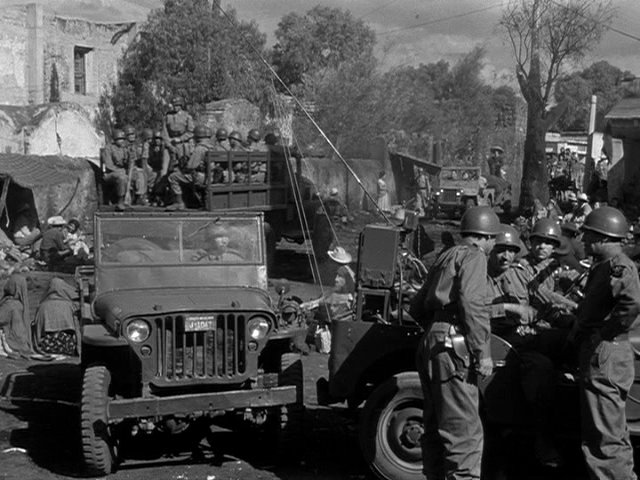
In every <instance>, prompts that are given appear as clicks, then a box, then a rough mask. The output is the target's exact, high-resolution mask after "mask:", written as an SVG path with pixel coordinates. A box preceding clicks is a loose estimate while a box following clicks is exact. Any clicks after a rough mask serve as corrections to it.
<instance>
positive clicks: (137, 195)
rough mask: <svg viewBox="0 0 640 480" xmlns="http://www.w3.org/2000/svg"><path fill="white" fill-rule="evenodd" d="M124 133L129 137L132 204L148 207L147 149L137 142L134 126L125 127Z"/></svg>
mask: <svg viewBox="0 0 640 480" xmlns="http://www.w3.org/2000/svg"><path fill="white" fill-rule="evenodd" d="M124 133H125V135H126V136H127V151H128V155H129V165H130V168H131V172H130V174H129V175H130V181H129V188H130V189H131V191H132V192H131V193H132V194H133V202H132V203H134V204H136V205H148V204H149V201H148V199H147V172H146V167H145V164H146V159H145V147H144V145H143V144H142V143H139V142H138V141H137V138H136V129H135V128H134V127H133V126H131V125H127V126H126V127H124Z"/></svg>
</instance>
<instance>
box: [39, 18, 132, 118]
mask: <svg viewBox="0 0 640 480" xmlns="http://www.w3.org/2000/svg"><path fill="white" fill-rule="evenodd" d="M126 26H127V25H126V24H102V23H93V22H88V21H86V20H81V19H72V18H62V17H58V16H54V15H45V16H44V27H43V28H44V38H45V40H44V79H43V82H44V86H45V91H46V95H45V101H48V100H49V90H50V88H49V85H50V81H51V72H52V68H53V64H54V63H55V65H56V69H57V71H58V78H59V86H60V94H61V100H62V101H68V102H75V103H78V104H81V105H86V106H95V105H97V102H98V100H99V98H100V94H101V93H102V92H103V90H104V88H105V86H106V85H109V84H111V83H113V82H115V80H116V78H117V73H118V71H117V67H118V60H119V59H120V58H121V57H122V55H123V53H124V50H125V49H126V46H127V43H128V35H125V36H124V37H123V38H121V39H120V40H119V41H118V42H117V43H116V44H115V45H112V44H111V38H112V37H113V36H114V35H115V34H116V33H117V32H118V31H120V30H122V29H123V28H125V27H126ZM76 47H80V48H86V49H87V50H88V52H87V54H86V56H85V59H86V63H85V64H86V95H82V94H77V93H75V90H74V84H75V82H74V48H76Z"/></svg>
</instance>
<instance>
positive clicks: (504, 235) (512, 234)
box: [496, 224, 522, 251]
mask: <svg viewBox="0 0 640 480" xmlns="http://www.w3.org/2000/svg"><path fill="white" fill-rule="evenodd" d="M498 245H502V246H505V247H514V248H517V249H518V251H520V250H522V247H521V246H520V234H519V233H518V231H517V230H516V229H515V228H513V227H512V226H511V225H505V224H501V225H500V231H499V232H498V234H497V235H496V246H498Z"/></svg>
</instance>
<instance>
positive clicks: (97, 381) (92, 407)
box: [80, 366, 116, 476]
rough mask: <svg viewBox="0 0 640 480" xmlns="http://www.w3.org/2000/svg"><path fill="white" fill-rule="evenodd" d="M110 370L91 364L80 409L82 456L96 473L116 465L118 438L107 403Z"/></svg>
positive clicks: (102, 473)
mask: <svg viewBox="0 0 640 480" xmlns="http://www.w3.org/2000/svg"><path fill="white" fill-rule="evenodd" d="M110 384H111V374H110V373H109V370H107V368H106V367H103V366H95V367H89V368H87V369H86V370H85V372H84V379H83V382H82V404H81V410H80V420H81V426H80V429H81V434H82V456H83V457H84V462H85V465H86V468H87V472H88V473H89V474H90V475H93V476H104V475H108V474H110V473H112V472H113V471H114V469H115V466H116V450H115V442H114V440H113V438H112V436H111V433H110V431H109V418H108V416H107V405H108V403H109V386H110Z"/></svg>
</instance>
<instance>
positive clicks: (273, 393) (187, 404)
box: [107, 386, 296, 420]
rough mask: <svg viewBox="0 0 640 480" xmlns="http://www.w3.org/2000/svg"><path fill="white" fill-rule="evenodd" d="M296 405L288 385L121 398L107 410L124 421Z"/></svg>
mask: <svg viewBox="0 0 640 480" xmlns="http://www.w3.org/2000/svg"><path fill="white" fill-rule="evenodd" d="M292 403H296V387H295V386H284V387H274V388H258V389H254V390H234V391H230V392H215V393H198V394H194V395H174V396H170V397H152V398H131V399H129V398H127V399H117V400H112V401H110V402H109V405H108V407H107V411H108V414H109V420H121V419H125V418H139V417H155V416H158V417H161V416H164V415H173V414H188V413H193V412H208V411H216V410H237V409H240V408H251V407H272V406H278V405H288V404H292Z"/></svg>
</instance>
